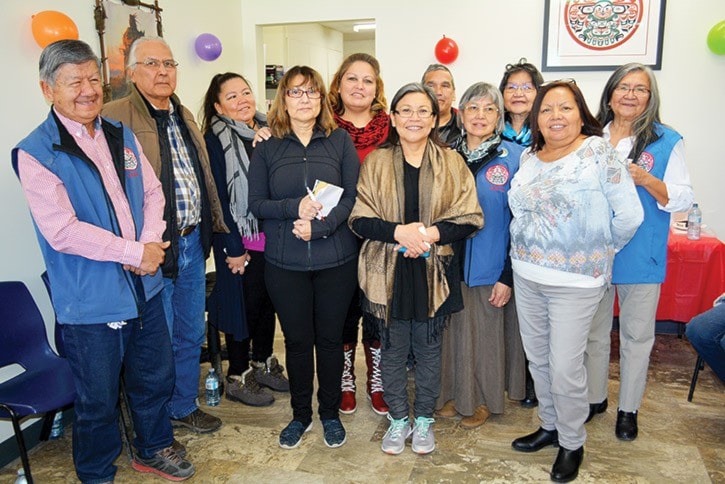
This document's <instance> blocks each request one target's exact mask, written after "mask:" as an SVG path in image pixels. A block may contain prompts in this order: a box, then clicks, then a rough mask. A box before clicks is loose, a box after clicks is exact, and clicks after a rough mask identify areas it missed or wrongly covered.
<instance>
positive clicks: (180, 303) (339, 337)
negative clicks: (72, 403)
mask: <svg viewBox="0 0 725 484" xmlns="http://www.w3.org/2000/svg"><path fill="white" fill-rule="evenodd" d="M177 65H178V64H177V63H176V61H175V60H174V58H173V55H172V52H171V49H170V48H169V46H168V45H167V44H166V42H165V41H163V39H160V38H156V37H144V38H141V39H139V40H137V41H136V42H134V44H133V46H132V47H131V49H130V52H129V58H128V61H127V67H128V72H129V78H130V80H131V82H132V89H131V94H130V95H129V96H128V97H126V98H123V99H120V100H117V101H114V102H111V103H110V104H108V105H106V106H105V107H104V106H103V102H102V99H103V96H102V90H101V80H100V73H99V62H98V58H97V57H96V56H95V54H93V52H92V51H91V49H90V47H88V45H87V44H85V43H83V42H81V41H59V42H56V43H53V44H51V45H49V46H48V47H46V49H45V50H44V52H43V54H42V56H41V60H40V77H41V88H42V90H43V93H44V95H45V97H46V99H47V100H48V101H49V102H50V103H51V104H52V108H51V113H50V115H49V116H48V119H47V120H46V121H45V122H44V123H43V124H41V126H40V127H39V128H37V129H36V130H35V131H33V133H31V135H30V136H28V137H27V138H26V139H24V140H23V141H21V142H20V143H19V144H18V146H17V148H16V149H15V150H14V151H13V163H14V167H15V169H16V171H17V173H18V176H19V177H20V181H21V184H22V186H23V190H24V192H25V194H26V197H27V199H28V204H29V206H30V210H31V214H32V217H33V221H34V223H35V225H36V228H37V231H38V240H39V242H40V245H41V248H42V252H43V255H44V257H45V260H46V265H47V268H48V274H49V276H50V280H51V285H52V287H53V294H54V297H53V305H54V308H55V309H56V312H57V314H58V321H59V322H60V323H61V324H62V325H63V335H64V339H65V345H66V351H67V352H68V359H69V362H70V364H71V367H72V369H73V373H74V378H75V381H76V387H77V392H78V398H77V401H76V420H75V424H74V425H75V426H74V450H73V452H74V462H75V465H76V472H77V474H78V477H79V479H81V481H83V482H111V481H113V477H114V475H115V467H114V466H113V460H114V458H115V456H116V455H118V453H119V452H120V445H121V443H120V437H119V436H118V431H117V429H116V428H115V426H116V421H117V409H116V404H115V402H116V399H117V396H118V385H119V378H120V376H121V373H122V372H123V376H124V379H125V385H126V391H127V393H128V395H129V400H130V403H131V408H132V415H133V417H134V424H135V429H136V439H135V440H134V447H135V449H136V451H135V456H134V460H133V463H132V466H133V467H134V468H135V469H136V470H139V471H141V472H151V473H155V474H158V475H160V476H162V477H164V478H167V479H171V480H183V479H186V478H188V477H190V476H191V475H193V473H194V467H193V465H192V464H191V463H190V462H189V461H188V460H187V459H186V451H185V449H184V448H183V446H181V444H179V443H178V442H176V441H175V440H174V439H173V434H172V430H171V428H172V423H173V425H175V426H185V427H187V428H190V429H192V430H194V431H197V432H211V431H214V430H216V429H218V428H219V426H220V425H221V421H220V420H219V419H218V418H216V417H214V416H212V415H210V414H208V413H206V412H203V411H202V410H201V409H199V408H198V406H197V404H196V397H197V394H198V384H199V352H200V348H201V344H202V341H203V339H204V328H205V326H204V311H205V307H206V309H208V310H209V319H210V321H215V323H216V324H217V325H218V327H219V329H220V330H222V331H223V332H224V333H225V339H226V344H227V350H228V354H229V371H228V376H227V380H226V395H227V397H228V398H229V399H230V400H234V401H239V402H242V403H245V404H248V405H254V406H264V405H270V404H272V402H273V401H274V396H273V395H272V394H271V393H269V392H268V390H267V389H272V390H275V391H289V392H290V394H291V406H292V420H291V421H290V422H289V424H288V425H287V426H286V427H285V428H284V429H283V430H282V431H281V433H280V435H279V445H280V446H281V447H282V448H285V449H292V448H295V447H297V446H299V445H300V443H301V441H302V438H303V435H304V434H305V433H306V432H308V431H310V430H311V429H312V425H313V410H312V397H313V388H314V377H315V374H316V375H317V383H318V391H317V400H318V414H319V417H320V420H321V424H322V427H323V436H324V442H325V444H326V445H327V446H329V447H339V446H341V445H343V444H344V443H345V441H346V439H347V436H346V431H345V428H344V426H343V424H342V421H341V420H340V416H339V413H352V412H354V411H355V410H356V408H357V402H356V398H355V396H356V393H355V392H356V381H355V371H354V362H355V353H356V349H357V344H358V338H359V332H360V329H359V328H360V320H361V319H362V322H363V324H362V343H363V347H364V353H365V360H366V366H367V383H366V395H367V397H368V399H369V400H370V405H371V407H372V409H373V411H375V412H376V413H378V414H380V415H387V418H388V419H389V421H390V424H389V428H388V431H387V432H386V433H385V435H384V437H383V439H382V444H381V447H382V450H383V451H384V452H386V453H389V454H399V453H401V452H403V451H404V449H405V446H406V442H407V440H408V439H409V438H411V439H412V444H411V447H412V450H413V451H414V452H416V453H419V454H427V453H430V452H432V451H433V450H434V449H435V437H434V432H433V423H434V421H435V417H436V416H437V417H441V418H453V417H457V416H461V421H460V425H461V426H463V427H466V428H476V427H479V426H480V425H483V424H484V423H485V422H486V420H487V419H488V418H489V416H490V415H491V414H501V413H503V411H504V407H505V398H506V396H507V395H508V398H509V399H513V400H519V401H521V402H522V405H524V406H535V405H537V404H538V414H539V418H540V420H541V426H540V428H539V429H538V430H537V431H536V432H534V433H532V434H530V435H526V436H524V437H521V438H518V439H516V440H514V442H513V443H512V446H513V448H514V449H516V450H519V451H523V452H534V451H537V450H540V449H541V448H544V447H546V446H549V445H554V446H558V447H559V453H558V455H557V458H556V461H555V463H554V465H553V467H552V471H551V478H552V480H554V481H557V482H568V481H570V480H573V479H575V478H576V476H577V474H578V470H579V467H580V465H581V462H582V459H583V446H584V442H585V439H586V431H585V429H584V423H585V421H588V420H590V419H591V418H593V417H594V416H595V415H596V414H598V413H602V412H604V411H605V410H606V408H607V402H608V399H607V395H608V391H607V381H608V378H607V369H608V366H609V333H610V330H611V323H612V308H613V297H614V291H615V290H616V291H617V294H618V296H619V303H620V306H621V310H620V338H621V340H622V343H621V349H620V352H621V360H622V361H621V375H622V376H621V382H622V383H621V386H620V396H619V405H618V417H617V426H616V435H617V437H619V438H620V439H623V440H632V439H634V438H636V436H637V411H638V409H639V406H640V403H641V399H642V396H643V392H644V386H645V378H646V371H647V365H648V359H649V352H650V350H651V347H652V343H653V340H654V316H655V308H656V305H657V299H658V296H659V285H660V284H661V282H662V281H663V280H664V264H665V260H666V241H667V230H668V225H669V214H668V212H673V211H682V210H686V209H687V208H688V207H689V205H690V203H691V202H692V189H691V187H690V183H689V176H688V173H687V170H686V167H685V163H684V151H683V146H682V140H681V136H680V135H679V134H677V133H676V132H675V131H674V130H672V129H671V128H668V127H666V126H665V125H663V124H661V122H660V119H659V92H658V90H657V84H656V80H655V78H654V75H653V73H652V71H651V70H650V69H649V68H647V67H646V66H643V65H640V64H628V65H625V66H622V67H620V68H619V69H617V70H616V71H615V72H614V73H613V74H612V76H611V77H610V79H609V81H608V83H607V85H606V87H605V90H604V93H603V94H602V101H601V105H600V112H599V114H598V116H597V117H595V116H594V115H592V114H591V112H590V111H589V109H588V108H587V105H586V102H585V100H584V97H583V95H582V93H581V91H580V90H579V88H578V87H577V86H576V83H575V82H574V81H573V80H558V81H553V82H550V83H544V82H543V78H542V76H541V74H540V73H539V71H538V70H537V69H536V67H535V66H533V65H532V64H530V63H528V62H526V60H525V59H522V60H521V61H520V62H518V63H516V64H511V65H508V66H506V70H505V73H504V76H503V79H502V80H501V83H500V86H499V87H498V88H497V87H495V86H494V85H492V84H489V83H484V82H478V83H475V84H473V85H472V86H470V87H469V88H468V89H466V90H465V92H464V94H463V95H462V96H461V99H460V101H459V104H458V108H457V109H456V108H454V107H453V102H454V100H455V98H456V95H455V84H454V81H453V76H452V74H451V72H450V70H449V69H448V68H446V67H445V66H442V65H440V64H433V65H431V66H429V67H428V69H426V70H425V72H424V73H423V76H422V79H421V82H413V83H410V84H406V85H405V86H403V87H401V88H400V89H399V90H398V91H397V92H396V93H395V95H394V96H393V98H392V100H391V103H390V106H388V105H387V101H386V97H385V94H384V87H383V81H382V78H381V74H380V66H379V64H378V61H377V60H376V59H375V58H374V57H372V56H370V55H368V54H353V55H351V56H349V57H348V58H347V59H345V60H344V61H343V63H342V65H341V66H340V68H339V70H338V71H337V72H336V73H335V75H334V77H333V80H332V83H331V85H330V87H329V92H328V89H327V87H326V86H325V83H324V82H323V80H322V78H321V76H320V74H319V73H318V72H316V71H315V70H314V69H312V68H311V67H308V66H295V67H292V68H290V69H288V70H287V72H286V73H285V75H284V76H283V78H282V79H281V81H280V82H279V85H278V89H277V95H276V97H275V99H274V101H273V103H272V106H271V109H270V111H269V112H268V113H266V114H264V113H261V112H259V111H258V110H257V107H256V102H255V99H254V95H253V91H252V87H251V85H250V84H249V82H248V81H247V80H246V79H245V78H244V77H243V76H242V75H240V74H236V73H231V72H229V73H224V74H217V75H216V76H214V78H213V79H212V80H211V83H210V85H209V88H208V90H207V92H206V95H205V97H204V102H203V107H202V115H201V120H200V121H201V130H200V129H199V128H198V127H197V125H196V123H195V121H194V119H193V116H192V115H191V113H190V112H189V111H188V110H187V109H186V108H185V107H184V106H183V105H182V104H181V103H180V101H179V99H178V98H177V97H176V95H175V94H174V91H175V87H176V74H177ZM102 109H103V111H102V112H103V117H101V116H100V114H101V110H102ZM388 113H389V114H388ZM320 185H327V186H328V187H329V186H333V187H332V188H335V189H337V190H338V191H339V194H340V196H339V200H337V201H332V202H329V201H327V200H328V199H327V198H326V197H321V192H319V191H317V188H316V187H319V186H320ZM318 198H321V199H322V200H323V201H324V203H323V202H322V201H320V200H319V199H318ZM484 218H485V219H484ZM211 250H213V252H214V261H215V266H216V273H217V276H216V286H215V289H214V292H213V294H212V297H211V298H210V299H209V301H206V299H205V298H206V284H205V271H204V261H205V259H206V258H207V256H208V255H209V252H210V251H211ZM615 255H616V256H615ZM159 269H160V270H159ZM242 276H243V277H242ZM611 284H613V285H611ZM610 285H611V288H610ZM109 300H114V301H118V303H116V304H113V305H109V304H108V301H109ZM78 301H83V302H82V303H81V304H79V303H78ZM275 315H276V317H277V318H278V320H279V323H280V326H281V328H282V331H283V333H284V346H285V364H286V367H287V373H288V377H289V380H287V378H285V376H284V368H283V367H282V366H281V365H280V363H279V361H278V359H277V358H276V356H274V355H273V354H272V346H273V345H272V343H273V339H274V327H275ZM94 355H95V356H94ZM98 359H103V360H104V361H106V362H107V366H108V371H107V372H105V373H104V374H99V373H98V372H96V371H95V369H96V368H97V365H98V361H97V360H98ZM162 359H163V360H164V361H162V362H160V361H159V360H162ZM160 363H162V364H161V365H160ZM151 367H152V368H153V371H152V372H151V373H153V377H154V378H153V380H149V379H148V378H147V375H148V374H149V372H150V368H151ZM527 369H528V370H527ZM527 371H530V374H529V375H528V378H527ZM409 372H412V373H413V374H414V377H415V398H414V402H413V409H412V410H413V411H412V418H413V419H412V421H411V420H410V417H411V409H410V404H409V398H408V389H407V385H408V373H409ZM587 375H589V379H588V378H587ZM527 381H528V382H530V383H529V384H527ZM527 390H528V391H527ZM534 390H535V393H534Z"/></svg>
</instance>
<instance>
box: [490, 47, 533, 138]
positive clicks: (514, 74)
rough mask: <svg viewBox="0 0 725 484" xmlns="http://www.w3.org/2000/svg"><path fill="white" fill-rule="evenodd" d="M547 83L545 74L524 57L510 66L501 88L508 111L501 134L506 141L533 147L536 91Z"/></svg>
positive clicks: (504, 105) (500, 85)
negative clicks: (532, 135) (532, 132)
mask: <svg viewBox="0 0 725 484" xmlns="http://www.w3.org/2000/svg"><path fill="white" fill-rule="evenodd" d="M543 82H544V78H543V77H542V76H541V72H539V70H538V69H537V68H536V66H534V65H533V64H530V63H529V62H527V61H526V59H525V58H523V57H522V58H521V59H520V60H519V61H518V63H516V64H508V65H506V71H505V72H504V73H503V78H502V79H501V84H499V86H498V89H499V90H500V91H501V94H503V107H504V109H505V118H504V120H505V121H506V125H505V128H504V130H503V133H501V136H502V137H503V139H505V140H508V141H513V142H514V143H516V144H519V145H521V146H529V145H530V144H531V130H530V129H529V113H530V112H531V106H533V104H534V98H535V97H536V91H537V90H538V89H539V87H540V86H541V84H543Z"/></svg>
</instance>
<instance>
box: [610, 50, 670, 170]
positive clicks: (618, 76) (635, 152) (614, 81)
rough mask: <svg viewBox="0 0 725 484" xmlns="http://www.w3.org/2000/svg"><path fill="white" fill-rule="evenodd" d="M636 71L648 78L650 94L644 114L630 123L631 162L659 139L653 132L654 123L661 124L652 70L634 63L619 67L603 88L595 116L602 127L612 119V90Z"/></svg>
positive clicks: (657, 91) (655, 83)
mask: <svg viewBox="0 0 725 484" xmlns="http://www.w3.org/2000/svg"><path fill="white" fill-rule="evenodd" d="M638 71H639V72H644V73H645V74H646V75H647V77H648V78H649V90H650V94H649V100H648V101H647V107H646V108H645V110H644V112H642V114H640V115H639V116H638V117H637V119H635V120H634V122H633V123H632V136H634V145H633V146H632V151H630V152H629V158H631V159H632V160H633V161H636V160H637V159H639V156H640V155H641V154H642V152H643V151H644V149H645V147H646V146H647V145H649V144H650V143H652V142H653V141H655V140H656V139H658V138H659V135H658V134H657V133H656V131H655V125H654V123H660V124H661V123H662V122H661V121H660V91H659V89H658V88H657V79H655V74H654V72H652V69H650V68H649V67H647V66H645V65H643V64H639V63H636V62H632V63H630V64H625V65H623V66H619V67H618V68H617V70H615V71H614V72H613V73H612V75H611V76H610V77H609V80H608V81H607V84H606V85H605V86H604V91H603V92H602V97H601V99H600V101H599V113H598V114H597V119H598V120H599V122H600V123H602V126H606V125H607V123H609V122H610V121H612V120H613V119H614V112H613V111H612V107H611V106H610V105H609V103H610V102H611V101H612V94H614V90H615V89H616V88H617V86H619V83H620V82H622V79H624V78H625V77H626V76H627V75H628V74H630V73H632V72H638Z"/></svg>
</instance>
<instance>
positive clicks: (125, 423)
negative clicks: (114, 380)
mask: <svg viewBox="0 0 725 484" xmlns="http://www.w3.org/2000/svg"><path fill="white" fill-rule="evenodd" d="M118 407H119V414H118V421H119V424H120V425H119V427H120V431H121V445H123V447H124V448H125V449H126V455H127V456H128V460H129V461H133V437H134V430H133V419H132V418H131V406H130V405H129V402H128V396H127V395H126V386H125V383H124V380H123V377H121V383H120V386H119V390H118Z"/></svg>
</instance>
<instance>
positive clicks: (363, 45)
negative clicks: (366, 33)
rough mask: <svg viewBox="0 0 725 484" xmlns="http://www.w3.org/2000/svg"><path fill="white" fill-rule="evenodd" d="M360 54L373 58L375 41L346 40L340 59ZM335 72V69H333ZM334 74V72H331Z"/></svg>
mask: <svg viewBox="0 0 725 484" xmlns="http://www.w3.org/2000/svg"><path fill="white" fill-rule="evenodd" d="M358 52H362V53H364V54H370V55H372V56H375V40H374V39H373V40H346V41H345V43H344V44H343V47H342V57H343V58H345V57H347V56H349V55H350V54H355V53H358ZM335 71H337V69H335ZM333 74H334V72H333Z"/></svg>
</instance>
